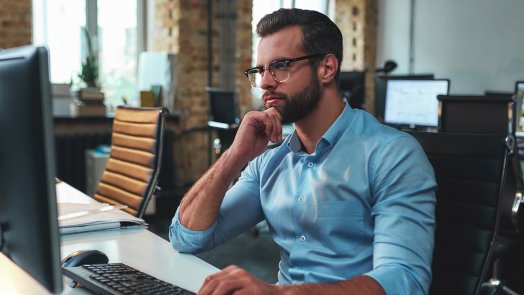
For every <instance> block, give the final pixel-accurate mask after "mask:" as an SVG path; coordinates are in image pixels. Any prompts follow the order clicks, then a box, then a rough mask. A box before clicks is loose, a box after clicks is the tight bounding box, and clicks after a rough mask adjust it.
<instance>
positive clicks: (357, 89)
mask: <svg viewBox="0 0 524 295" xmlns="http://www.w3.org/2000/svg"><path fill="white" fill-rule="evenodd" d="M338 85H339V87H340V92H341V94H342V97H343V98H344V99H345V100H346V101H347V102H348V103H349V105H350V106H351V107H352V108H354V109H355V108H357V109H363V108H364V98H365V88H366V87H365V86H366V72H365V71H361V72H340V80H339V82H338Z"/></svg>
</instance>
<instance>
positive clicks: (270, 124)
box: [264, 108, 282, 143]
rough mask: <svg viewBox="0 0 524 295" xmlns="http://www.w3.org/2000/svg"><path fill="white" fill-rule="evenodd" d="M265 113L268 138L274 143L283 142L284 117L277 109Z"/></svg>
mask: <svg viewBox="0 0 524 295" xmlns="http://www.w3.org/2000/svg"><path fill="white" fill-rule="evenodd" d="M264 113H265V115H266V118H265V119H264V123H265V126H266V128H265V133H266V136H267V138H268V139H269V140H270V141H271V142H273V143H274V142H277V141H280V140H282V117H281V116H280V113H279V112H278V111H277V110H276V109H275V108H269V109H267V110H265V111H264Z"/></svg>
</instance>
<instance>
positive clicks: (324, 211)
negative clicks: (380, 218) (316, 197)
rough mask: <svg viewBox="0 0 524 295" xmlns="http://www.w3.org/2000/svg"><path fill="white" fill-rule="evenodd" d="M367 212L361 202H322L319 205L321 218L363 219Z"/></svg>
mask: <svg viewBox="0 0 524 295" xmlns="http://www.w3.org/2000/svg"><path fill="white" fill-rule="evenodd" d="M365 211H366V209H365V207H364V205H363V204H362V202H361V201H360V200H354V199H352V200H343V201H321V202H319V203H318V217H319V218H344V217H360V218H362V217H363V214H364V212H365Z"/></svg>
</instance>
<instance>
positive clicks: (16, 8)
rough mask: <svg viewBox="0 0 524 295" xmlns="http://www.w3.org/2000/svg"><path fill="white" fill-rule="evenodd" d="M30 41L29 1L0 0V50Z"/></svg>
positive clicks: (29, 42) (30, 19)
mask: <svg viewBox="0 0 524 295" xmlns="http://www.w3.org/2000/svg"><path fill="white" fill-rule="evenodd" d="M31 41H32V18H31V0H0V48H4V49H5V48H12V47H18V46H22V45H29V44H31Z"/></svg>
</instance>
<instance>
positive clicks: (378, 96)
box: [375, 74, 434, 121]
mask: <svg viewBox="0 0 524 295" xmlns="http://www.w3.org/2000/svg"><path fill="white" fill-rule="evenodd" d="M433 79H434V75H433V74H413V75H394V76H390V75H377V76H375V114H376V117H377V118H378V119H379V120H380V121H384V107H385V103H386V100H385V99H386V83H387V81H388V80H433Z"/></svg>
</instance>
